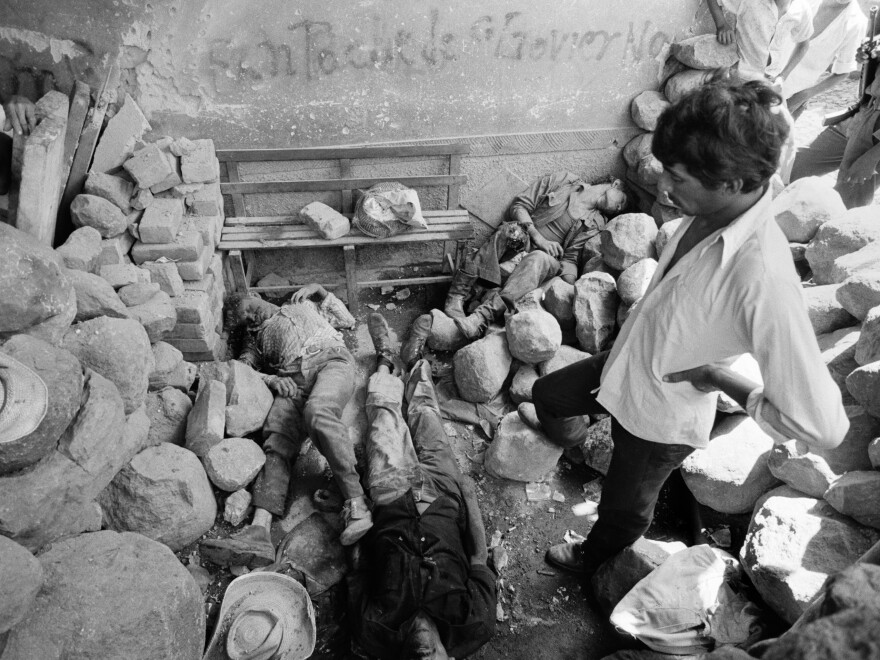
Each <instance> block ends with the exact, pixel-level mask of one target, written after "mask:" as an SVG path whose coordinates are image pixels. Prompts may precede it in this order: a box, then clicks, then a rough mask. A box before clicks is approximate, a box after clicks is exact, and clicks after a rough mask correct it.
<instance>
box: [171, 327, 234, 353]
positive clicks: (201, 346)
mask: <svg viewBox="0 0 880 660" xmlns="http://www.w3.org/2000/svg"><path fill="white" fill-rule="evenodd" d="M219 337H220V335H218V334H217V333H216V332H213V331H212V332H209V333H208V334H207V336H205V337H199V338H197V339H176V338H174V337H169V338H167V339H165V340H163V341H166V342H168V343H169V344H171V345H172V346H174V348H176V349H177V350H179V351H180V352H181V353H184V354H186V353H199V352H203V351H212V350H214V344H216V343H217V339H219ZM184 359H186V358H184Z"/></svg>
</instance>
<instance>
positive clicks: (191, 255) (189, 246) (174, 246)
mask: <svg viewBox="0 0 880 660" xmlns="http://www.w3.org/2000/svg"><path fill="white" fill-rule="evenodd" d="M204 247H205V244H204V243H203V242H202V237H201V235H199V234H198V233H197V232H192V231H184V232H181V233H180V234H178V236H177V238H176V239H175V240H174V242H172V243H144V242H143V241H137V242H136V243H135V244H134V246H132V248H131V258H132V260H133V261H134V262H135V263H136V264H142V263H143V262H145V261H158V260H159V259H161V258H162V257H165V258H166V259H172V260H175V261H177V260H181V261H195V260H196V259H198V258H199V257H200V256H202V249H203V248H204Z"/></svg>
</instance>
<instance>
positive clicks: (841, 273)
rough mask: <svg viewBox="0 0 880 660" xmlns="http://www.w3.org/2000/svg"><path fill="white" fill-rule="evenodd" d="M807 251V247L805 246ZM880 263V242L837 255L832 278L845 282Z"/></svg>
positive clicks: (835, 280) (875, 267)
mask: <svg viewBox="0 0 880 660" xmlns="http://www.w3.org/2000/svg"><path fill="white" fill-rule="evenodd" d="M804 251H805V252H806V247H805V248H804ZM878 264H880V242H877V243H868V244H867V245H866V246H865V247H863V248H860V249H858V250H856V251H855V252H850V253H849V254H844V255H842V256H840V257H837V259H835V260H834V261H833V262H832V264H831V275H830V277H831V280H832V281H834V282H843V281H845V280H847V279H849V278H850V277H852V276H853V275H857V274H858V273H859V272H860V271H863V270H876V269H877V265H878Z"/></svg>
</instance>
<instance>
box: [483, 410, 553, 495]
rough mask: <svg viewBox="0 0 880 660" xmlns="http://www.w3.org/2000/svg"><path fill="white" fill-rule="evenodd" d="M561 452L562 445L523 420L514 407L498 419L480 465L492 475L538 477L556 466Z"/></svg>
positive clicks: (541, 476) (503, 477)
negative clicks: (551, 440)
mask: <svg viewBox="0 0 880 660" xmlns="http://www.w3.org/2000/svg"><path fill="white" fill-rule="evenodd" d="M560 456H562V448H561V447H559V446H558V445H554V444H553V443H552V442H550V440H549V439H547V437H546V436H545V435H544V434H543V433H538V432H537V431H535V430H534V429H533V428H531V427H530V426H528V425H526V424H525V423H523V421H522V420H521V419H520V417H519V413H517V412H516V411H514V412H512V413H508V414H507V415H505V416H504V417H503V418H502V419H501V423H500V424H499V425H498V429H497V430H496V431H495V437H494V438H493V440H492V444H490V445H489V449H487V450H486V460H485V462H484V464H483V465H484V466H485V468H486V472H488V473H489V474H491V475H492V476H493V477H498V478H501V479H513V480H514V481H540V480H541V479H543V478H544V476H545V475H546V474H547V473H548V472H549V471H550V470H553V469H554V468H555V467H556V463H557V462H558V461H559V457H560Z"/></svg>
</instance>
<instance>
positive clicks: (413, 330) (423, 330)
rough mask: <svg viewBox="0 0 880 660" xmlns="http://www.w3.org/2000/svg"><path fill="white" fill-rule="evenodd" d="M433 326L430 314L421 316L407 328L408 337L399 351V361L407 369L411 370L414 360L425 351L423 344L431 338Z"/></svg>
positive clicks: (432, 318) (419, 357)
mask: <svg viewBox="0 0 880 660" xmlns="http://www.w3.org/2000/svg"><path fill="white" fill-rule="evenodd" d="M433 325H434V317H433V316H431V315H430V314H422V315H421V316H420V317H418V318H417V319H416V320H415V321H413V324H412V325H411V326H410V328H409V337H407V338H406V341H405V342H403V347H401V349H400V359H401V360H403V363H404V364H405V365H406V368H407V369H410V368H412V366H413V365H414V364H415V363H416V360H419V359H421V357H422V353H423V352H424V350H425V342H426V341H428V337H430V336H431V326H433Z"/></svg>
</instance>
